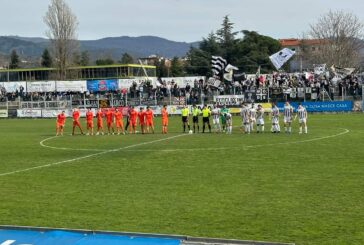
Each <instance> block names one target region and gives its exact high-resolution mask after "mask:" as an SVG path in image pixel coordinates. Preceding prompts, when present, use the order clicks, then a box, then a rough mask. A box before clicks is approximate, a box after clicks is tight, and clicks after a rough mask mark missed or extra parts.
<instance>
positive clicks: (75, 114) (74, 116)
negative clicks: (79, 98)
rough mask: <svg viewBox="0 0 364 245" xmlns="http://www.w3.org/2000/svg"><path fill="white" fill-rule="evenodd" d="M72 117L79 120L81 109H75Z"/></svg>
mask: <svg viewBox="0 0 364 245" xmlns="http://www.w3.org/2000/svg"><path fill="white" fill-rule="evenodd" d="M72 117H73V120H74V121H78V120H79V119H80V112H79V111H74V112H73V113H72Z"/></svg>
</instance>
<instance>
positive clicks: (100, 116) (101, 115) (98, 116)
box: [96, 111, 103, 121]
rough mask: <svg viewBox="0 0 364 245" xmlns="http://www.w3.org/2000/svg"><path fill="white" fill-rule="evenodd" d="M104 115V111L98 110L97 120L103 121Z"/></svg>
mask: <svg viewBox="0 0 364 245" xmlns="http://www.w3.org/2000/svg"><path fill="white" fill-rule="evenodd" d="M102 117H103V114H102V112H100V111H98V112H97V113H96V118H97V121H102Z"/></svg>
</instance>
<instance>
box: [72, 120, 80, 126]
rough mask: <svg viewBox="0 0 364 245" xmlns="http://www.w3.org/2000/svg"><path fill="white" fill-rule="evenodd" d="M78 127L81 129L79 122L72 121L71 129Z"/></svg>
mask: <svg viewBox="0 0 364 245" xmlns="http://www.w3.org/2000/svg"><path fill="white" fill-rule="evenodd" d="M76 126H79V127H81V124H80V121H78V120H77V121H73V127H76Z"/></svg>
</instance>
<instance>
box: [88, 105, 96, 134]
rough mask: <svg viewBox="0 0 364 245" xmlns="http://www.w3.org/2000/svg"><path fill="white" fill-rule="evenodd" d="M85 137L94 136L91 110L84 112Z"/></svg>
mask: <svg viewBox="0 0 364 245" xmlns="http://www.w3.org/2000/svg"><path fill="white" fill-rule="evenodd" d="M86 124H87V135H94V113H93V112H92V111H91V109H88V110H87V112H86Z"/></svg>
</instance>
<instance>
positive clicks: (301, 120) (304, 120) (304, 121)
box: [298, 118, 306, 123]
mask: <svg viewBox="0 0 364 245" xmlns="http://www.w3.org/2000/svg"><path fill="white" fill-rule="evenodd" d="M298 121H299V123H306V118H303V119H300V120H298Z"/></svg>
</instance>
